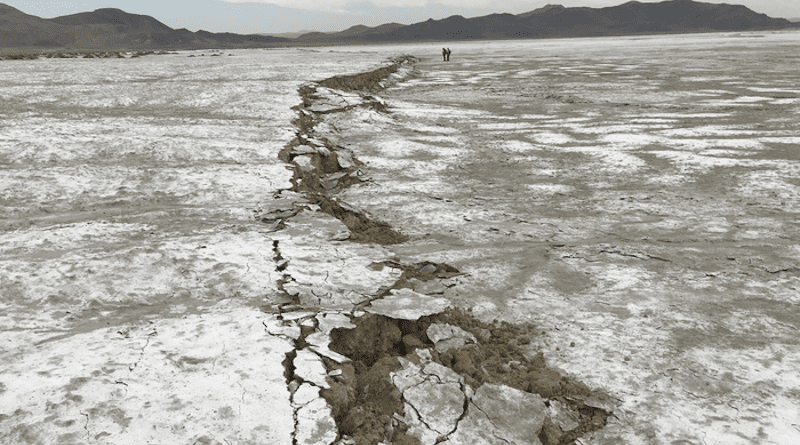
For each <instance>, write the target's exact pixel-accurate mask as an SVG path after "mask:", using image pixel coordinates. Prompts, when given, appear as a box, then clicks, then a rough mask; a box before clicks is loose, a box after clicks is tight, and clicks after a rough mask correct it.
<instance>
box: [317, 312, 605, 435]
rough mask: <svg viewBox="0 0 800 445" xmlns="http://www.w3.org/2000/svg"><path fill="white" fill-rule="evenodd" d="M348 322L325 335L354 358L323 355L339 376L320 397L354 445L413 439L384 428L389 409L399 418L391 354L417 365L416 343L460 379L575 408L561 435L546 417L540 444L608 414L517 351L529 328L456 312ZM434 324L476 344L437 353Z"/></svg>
mask: <svg viewBox="0 0 800 445" xmlns="http://www.w3.org/2000/svg"><path fill="white" fill-rule="evenodd" d="M353 323H355V324H356V326H357V327H356V328H355V329H335V330H334V331H332V333H331V339H332V342H331V345H330V348H331V349H332V350H334V351H336V352H339V353H340V354H343V355H345V356H347V357H349V358H351V359H352V360H353V361H352V363H345V364H338V363H335V362H333V361H330V360H326V365H327V366H328V369H329V371H332V370H335V369H340V370H341V371H342V376H344V378H342V379H341V380H340V381H338V382H336V383H334V384H332V386H331V389H328V390H323V391H322V392H321V394H322V395H323V397H325V399H326V400H327V401H328V403H329V404H330V405H331V407H332V408H333V409H332V412H333V415H334V418H335V419H336V423H337V425H338V426H339V429H340V433H341V434H345V435H349V436H352V437H353V439H354V440H355V441H356V443H358V444H359V445H362V444H363V445H366V444H374V443H378V442H380V441H383V440H390V441H391V442H392V443H395V444H406V443H409V444H410V443H419V442H418V441H417V439H416V438H413V437H409V436H406V435H405V432H404V431H405V429H404V426H403V425H402V424H399V425H398V426H397V428H395V430H394V435H392V433H390V432H389V431H387V429H386V425H388V424H390V423H391V422H392V419H393V416H394V414H395V413H397V414H399V415H401V416H402V415H403V400H402V396H401V394H400V392H399V391H398V390H397V388H395V387H394V385H393V384H392V383H391V379H390V373H391V372H393V371H397V370H399V369H400V368H401V366H400V362H399V361H398V360H397V357H405V358H406V359H408V360H411V361H415V362H417V363H418V358H417V356H416V355H415V354H414V351H415V350H416V349H418V348H428V349H429V350H430V352H431V355H432V356H433V360H434V361H435V362H437V363H439V364H441V365H444V366H447V367H448V368H450V369H452V370H453V371H455V372H456V373H458V374H459V375H461V376H462V377H464V380H465V381H466V383H468V384H469V385H470V386H471V387H473V388H479V387H480V386H481V385H483V384H484V383H492V384H500V385H507V386H510V387H513V388H516V389H519V390H521V391H526V392H529V393H533V394H539V395H540V396H541V397H542V398H543V399H544V400H545V404H546V405H548V406H549V403H550V402H553V401H560V402H562V403H564V404H566V405H568V406H570V407H571V408H572V410H573V411H574V412H576V413H579V415H580V419H579V423H580V426H578V427H577V428H575V429H574V430H571V431H569V432H566V433H563V432H562V431H561V429H560V428H559V427H558V426H556V425H555V424H554V423H553V422H552V421H551V420H549V418H547V419H546V420H545V423H544V425H543V427H542V431H541V433H540V434H539V439H540V440H541V442H542V444H544V445H556V444H562V445H565V444H569V443H574V441H575V439H577V438H579V437H581V436H582V435H583V434H585V433H588V432H591V431H595V430H598V429H600V428H602V427H603V426H605V424H606V419H607V418H608V416H610V415H611V413H608V412H606V411H604V410H602V409H599V408H593V407H591V406H587V405H585V404H584V403H583V402H582V400H585V399H586V398H588V397H590V396H591V395H592V391H591V390H590V389H589V388H588V387H587V386H586V385H584V384H583V383H581V382H579V381H577V380H575V379H573V378H571V377H566V376H562V375H561V374H560V373H558V372H557V371H554V370H552V369H549V368H547V366H546V363H545V360H544V356H543V354H542V353H541V352H540V353H538V354H537V355H535V356H534V357H533V358H529V357H528V356H526V355H525V354H524V353H523V351H522V349H521V346H524V345H527V344H529V343H530V341H531V337H532V336H534V335H536V328H535V327H534V326H531V325H512V324H509V323H507V322H502V323H497V322H493V323H484V322H481V321H480V320H478V319H476V318H475V317H473V316H472V314H470V313H469V312H464V311H461V310H458V309H454V310H448V311H446V312H444V313H441V314H436V315H432V316H427V317H422V318H420V319H419V320H416V321H411V320H396V319H392V318H389V317H385V316H383V315H375V314H368V315H365V316H363V317H358V318H354V319H353ZM433 323H447V324H450V325H453V326H458V327H460V328H462V329H464V330H465V331H467V332H469V333H471V334H472V335H474V336H475V338H477V339H478V341H479V342H478V343H476V344H472V345H469V346H466V347H464V348H461V349H458V350H454V349H451V350H449V351H447V352H445V353H443V354H438V353H437V352H436V350H435V349H433V343H432V342H431V340H430V339H429V338H428V336H427V334H426V332H427V329H428V327H429V326H430V325H431V324H433Z"/></svg>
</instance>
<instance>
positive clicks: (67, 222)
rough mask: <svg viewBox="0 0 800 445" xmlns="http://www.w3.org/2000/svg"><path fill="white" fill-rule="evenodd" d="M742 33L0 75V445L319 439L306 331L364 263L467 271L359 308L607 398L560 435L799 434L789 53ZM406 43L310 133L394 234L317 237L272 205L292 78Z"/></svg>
mask: <svg viewBox="0 0 800 445" xmlns="http://www.w3.org/2000/svg"><path fill="white" fill-rule="evenodd" d="M764 35H765V36H764V37H763V38H759V39H741V38H734V37H733V36H729V35H726V34H713V35H691V36H683V35H681V36H658V37H636V38H601V39H567V40H547V41H504V42H472V43H460V42H450V43H448V44H447V45H448V46H450V48H451V49H452V50H453V57H452V61H451V62H449V63H443V62H441V61H440V56H438V51H439V48H438V46H440V45H438V44H437V45H430V44H425V45H390V46H389V45H387V46H375V47H342V48H334V49H327V48H325V49H314V48H310V49H292V50H236V51H226V52H224V53H222V54H223V56H220V57H210V53H208V52H206V53H204V52H202V51H194V52H181V53H178V54H173V55H165V56H152V57H150V56H148V57H144V58H139V59H121V60H117V59H113V60H98V59H67V60H59V59H48V60H40V61H18V62H13V63H3V64H0V99H1V100H2V101H3V104H4V106H3V109H2V110H0V165H2V169H0V207H1V208H0V253H1V254H0V407H2V408H0V437H2V438H4V439H7V440H8V441H10V442H9V443H26V441H27V442H29V443H36V441H43V442H46V443H55V442H59V441H60V442H69V443H90V442H93V443H139V442H137V441H141V439H142V438H145V439H152V440H153V441H158V440H161V441H164V440H166V441H167V442H171V443H184V442H185V443H194V442H200V443H214V441H217V442H219V443H225V442H230V443H292V442H293V441H296V442H300V443H330V442H331V441H332V440H334V439H335V434H333V433H332V430H331V428H335V425H334V423H333V419H332V417H331V411H330V408H329V407H328V406H327V405H326V404H325V403H324V401H323V400H322V399H321V398H320V396H319V389H320V388H323V387H324V386H325V385H327V384H328V382H329V381H330V380H329V379H328V378H327V377H325V376H324V375H323V374H322V373H323V372H324V370H323V369H322V368H321V365H320V363H321V362H320V360H321V356H325V357H328V358H332V359H333V360H336V359H338V357H337V356H336V353H333V352H331V351H329V350H327V346H328V341H329V339H328V338H327V335H328V334H330V330H331V329H333V327H334V326H343V327H347V328H350V327H352V325H349V321H348V320H347V319H346V317H344V316H343V315H342V314H343V313H356V312H358V311H356V309H357V308H359V311H360V308H361V306H362V305H363V304H365V302H366V301H368V300H369V299H371V298H374V297H375V295H377V294H378V293H379V292H380V289H381V288H384V287H386V286H389V285H391V284H393V283H395V282H396V281H397V280H398V279H399V277H400V272H399V271H398V270H396V269H393V268H389V267H384V268H378V267H373V265H374V264H375V263H381V262H385V261H389V260H391V261H397V262H399V263H403V264H413V263H418V262H421V261H435V262H447V263H448V264H450V265H453V266H456V267H457V268H458V269H459V270H460V271H461V272H464V273H465V274H464V275H459V276H456V277H453V278H450V279H448V281H447V285H446V286H445V285H442V284H439V283H435V284H438V288H436V290H435V292H433V291H431V292H430V293H431V294H432V295H433V298H431V295H425V292H423V291H422V290H421V289H422V287H420V288H419V289H416V288H415V290H413V291H412V290H408V289H405V290H402V291H393V292H392V293H389V296H388V297H387V298H385V299H384V300H381V301H379V302H376V303H375V305H374V308H373V309H372V310H373V311H374V312H376V313H382V314H394V315H398V314H399V315H401V316H408V317H414V316H417V315H419V314H422V313H428V312H425V311H427V310H430V309H431V308H429V307H423V308H422V310H415V307H414V304H413V302H415V301H423V302H429V303H431V304H432V305H433V306H435V307H436V308H444V307H447V306H448V305H452V306H455V307H462V308H471V309H473V311H474V313H475V314H477V315H479V316H480V317H482V318H486V319H491V318H496V317H499V318H502V319H505V320H509V321H512V322H532V323H534V324H535V325H536V326H537V327H538V328H537V329H539V330H540V332H541V334H540V335H539V336H538V337H535V338H533V339H532V340H533V342H532V343H531V344H530V346H529V347H530V350H531V353H535V352H536V351H538V350H542V351H544V353H545V356H546V358H547V361H548V364H550V365H554V366H556V367H558V368H560V369H563V370H565V371H566V372H568V373H570V374H572V375H574V376H575V377H576V378H578V379H580V380H582V381H584V382H585V383H587V384H589V385H590V386H591V387H593V388H597V389H602V390H604V391H607V392H608V393H609V394H610V395H611V396H612V397H614V398H615V399H617V400H618V407H617V408H616V409H615V411H614V416H613V417H611V418H610V419H609V421H610V423H609V425H607V426H606V427H605V428H604V429H602V430H600V431H597V432H595V433H592V434H591V435H590V436H589V437H584V438H581V439H580V440H581V443H584V444H590V443H591V444H617V443H649V444H676V443H698V444H699V443H705V444H740V443H741V444H755V443H758V444H764V443H768V444H793V443H798V442H800V426H799V425H798V422H797V420H796V419H798V418H800V410H799V409H798V406H800V394H798V391H797V388H798V386H800V373H799V372H798V371H797V369H799V368H800V359H798V357H800V341H798V340H797V332H798V330H800V312H798V304H800V293H798V291H797V289H798V286H799V285H800V276H799V275H798V274H799V273H800V264H798V258H800V251H798V247H797V246H798V245H800V242H799V241H800V226H798V223H797V221H798V212H800V181H798V178H800V161H798V147H797V143H798V140H800V124H799V123H800V93H798V90H797V88H796V83H797V79H796V75H795V73H797V72H800V58H798V57H796V56H795V55H796V54H800V44H798V43H797V42H798V33H789V32H776V33H765V34H764ZM404 53H408V54H412V55H415V56H417V57H419V58H420V59H421V61H420V63H419V64H418V65H417V69H418V70H419V75H418V76H417V77H415V78H413V79H409V80H405V81H403V82H400V83H399V84H397V85H394V86H392V87H391V88H389V89H388V90H385V91H383V92H381V93H379V95H380V96H381V97H382V98H383V99H384V100H385V101H386V103H387V105H388V107H389V113H379V112H376V111H374V110H371V109H363V108H352V109H349V110H347V111H344V112H340V113H331V114H329V115H325V117H324V118H323V119H322V122H321V123H320V124H319V125H318V126H317V132H318V136H321V137H326V138H328V140H330V141H335V143H337V144H339V145H341V146H343V147H347V149H348V150H350V151H352V153H353V155H354V156H355V157H356V158H357V159H358V160H360V161H361V162H364V163H365V165H364V166H363V168H362V170H363V173H364V175H365V178H368V179H369V180H368V181H365V182H363V183H362V184H357V185H354V186H353V187H351V188H349V189H347V190H346V191H343V192H340V193H338V195H337V198H338V199H340V200H341V201H342V202H346V203H348V204H349V205H352V206H354V207H356V208H359V209H363V210H366V211H368V212H369V213H370V214H371V215H373V216H374V217H375V218H376V219H379V220H383V221H387V222H390V223H391V224H392V226H393V227H394V228H395V229H396V230H399V231H401V232H403V233H405V234H407V235H409V236H410V238H411V239H410V240H409V241H407V242H405V243H403V244H399V245H394V246H380V245H374V244H356V243H352V242H348V241H344V238H346V237H342V236H341V234H342V233H345V235H346V234H347V228H346V227H345V226H344V224H342V223H341V222H340V221H339V220H337V219H334V218H333V217H331V216H329V215H327V214H322V213H320V212H317V211H314V210H315V208H314V205H312V204H309V203H307V201H305V198H304V197H303V196H302V195H301V194H296V193H292V192H286V191H282V190H285V189H288V188H290V187H291V182H290V181H291V178H292V172H291V171H290V170H288V169H287V164H285V163H284V162H282V161H280V160H279V159H278V152H279V151H280V150H281V148H283V147H284V146H285V145H286V144H287V143H288V142H289V140H290V139H291V138H292V137H293V135H294V132H295V130H296V128H295V127H294V126H293V125H292V123H291V120H292V119H293V118H294V117H295V116H296V114H295V112H294V111H293V110H291V107H293V106H295V105H297V104H298V103H299V101H300V97H299V95H298V93H297V88H298V87H299V86H300V85H301V84H303V83H304V82H306V81H308V80H314V79H317V80H318V79H323V78H327V77H331V76H333V75H337V74H344V73H355V72H361V71H365V70H370V69H374V68H376V67H379V66H381V64H385V63H386V57H388V56H393V55H399V54H404ZM202 54H205V56H202ZM228 54H233V55H232V56H228ZM189 55H194V56H196V57H188V56H189ZM21 72H25V73H26V75H25V76H20V74H19V73H21ZM339 100H340V101H341V102H342V103H344V104H347V103H350V102H351V101H352V103H356V102H358V101H360V100H361V99H359V98H358V97H357V96H354V95H352V94H349V93H348V94H343V95H341V97H340V98H339ZM337 103H338V102H337ZM339 105H341V104H339ZM339 105H337V106H339ZM317 106H320V107H323V108H324V110H323V108H320V111H325V110H328V108H325V106H326V105H324V104H317ZM298 205H300V206H305V208H306V211H303V212H302V213H299V214H298V215H296V216H294V217H292V218H291V219H288V220H287V221H286V224H285V227H278V226H275V225H270V224H269V223H267V222H265V221H262V220H259V219H256V218H254V215H261V214H264V213H267V212H270V211H285V210H286V209H293V208H296V207H297V206H298ZM286 277H291V280H290V281H287V279H286ZM432 287H435V286H432ZM287 294H288V295H290V296H292V301H294V302H299V303H300V305H301V306H302V309H304V310H303V311H300V312H294V313H293V314H294V315H287V314H284V315H281V316H280V317H282V318H279V316H278V315H276V314H274V313H269V312H264V308H269V307H270V306H271V305H274V304H278V303H286V302H287V301H286V298H287ZM412 297H413V298H412ZM409 302H411V303H409ZM409 305H410V307H406V306H409ZM419 305H422V306H425V304H424V303H420V304H419ZM437 310H438V309H437ZM317 312H320V314H319V315H318V314H317ZM409 314H410V315H409ZM314 320H317V321H314ZM301 326H303V327H304V329H306V330H308V329H310V328H312V327H314V326H316V327H317V329H319V330H318V331H317V332H315V334H313V336H309V338H308V339H309V340H308V343H309V345H311V346H308V347H306V346H304V347H303V348H304V349H301V350H299V351H295V348H296V346H297V345H296V344H295V343H294V340H296V339H297V338H298V337H299V336H300V335H301ZM293 351H294V352H293ZM312 351H313V352H312ZM323 352H324V353H323ZM287 354H289V355H288V356H287ZM291 354H295V355H294V356H292V355H291ZM286 357H294V358H293V365H292V366H294V367H296V371H295V372H296V374H297V375H298V376H304V380H306V381H307V382H306V383H304V384H303V385H301V386H300V387H299V388H292V387H291V385H290V386H289V387H287V382H286V378H285V376H284V373H285V372H287V371H286V366H285V364H282V363H281V360H284V359H285V358H286ZM410 368H413V367H410ZM410 368H408V369H410ZM403 372H410V371H407V370H406V371H403ZM410 378H412V377H410ZM413 378H416V377H413ZM426 378H427V377H426ZM443 386H444V385H443ZM437 390H438V391H440V392H442V394H444V395H447V396H448V397H450V396H452V397H450V398H453V399H454V400H456V399H457V401H458V403H461V402H462V401H463V400H464V399H463V397H464V396H465V394H466V393H462V392H461V390H460V389H457V388H456V386H454V387H453V388H451V389H447V388H437ZM448 391H449V392H448ZM503 391H505V390H503V389H498V390H497V392H498V393H502V392H503ZM412 393H413V391H411V392H410V393H409V394H408V395H407V397H408V398H409V400H411V399H413V400H414V401H416V402H413V403H417V402H418V403H419V404H420V406H419V407H418V410H419V408H423V409H421V410H420V412H423V414H425V413H428V412H427V411H425V409H424V408H425V406H424V403H425V400H426V398H425V397H424V396H425V394H416V393H413V394H412ZM412 396H413V397H412ZM417 396H419V397H417ZM414 397H417V398H418V399H419V400H416V399H414ZM469 397H472V396H469ZM481 400H483V399H481V398H480V397H475V398H472V399H471V402H470V403H478V402H479V401H481ZM458 403H457V404H456V405H458ZM512 405H513V404H512ZM458 406H459V407H460V406H461V405H458ZM511 408H513V406H510V407H509V409H511ZM549 409H551V410H556V411H557V408H556V407H555V405H552V406H551V407H550V408H549ZM407 411H410V410H407ZM266 412H269V413H270V416H272V417H270V418H269V419H264V418H263V417H262V416H261V413H266ZM454 413H455V414H453V416H451V417H453V418H457V417H459V416H458V415H457V414H458V412H454ZM448 419H450V418H449V417H448ZM444 420H447V419H444ZM444 420H443V421H444ZM451 420H452V419H451ZM448 422H450V420H448ZM482 422H483V423H482ZM486 422H488V420H485V419H471V420H470V421H469V422H465V424H464V425H465V426H464V429H463V430H458V429H456V430H455V431H454V435H453V436H451V437H450V439H451V441H452V440H455V439H456V438H457V437H460V436H459V435H461V434H467V435H468V434H470V430H469V428H473V429H475V430H476V432H475V434H479V433H482V431H479V430H481V428H477V427H475V425H483V424H484V423H486ZM450 423H452V422H450ZM450 423H447V425H446V426H447V428H445V429H448V431H449V430H451V429H452V428H453V426H452V425H450ZM486 424H487V425H488V423H486ZM470 425H471V426H470ZM428 433H431V431H427V433H425V434H427V435H425V434H423V436H425V437H427V438H428V439H430V440H432V441H434V440H435V439H436V438H435V437H433V436H431V437H428V436H430V434H428ZM431 434H432V433H431ZM464 437H470V436H464ZM465 440H466V439H465ZM431 443H433V442H431Z"/></svg>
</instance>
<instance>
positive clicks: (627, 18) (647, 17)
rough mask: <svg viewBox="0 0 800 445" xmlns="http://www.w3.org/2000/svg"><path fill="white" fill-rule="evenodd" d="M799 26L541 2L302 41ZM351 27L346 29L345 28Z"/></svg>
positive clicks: (753, 16)
mask: <svg viewBox="0 0 800 445" xmlns="http://www.w3.org/2000/svg"><path fill="white" fill-rule="evenodd" d="M784 28H800V24H797V23H792V22H789V21H788V20H786V19H781V18H771V17H769V16H767V15H765V14H759V13H756V12H754V11H752V10H750V9H748V8H746V7H744V6H741V5H728V4H712V3H702V2H695V1H692V0H670V1H663V2H660V3H640V2H637V1H631V2H627V3H624V4H622V5H619V6H612V7H608V8H586V7H581V8H565V7H563V6H561V5H547V6H544V7H542V8H538V9H535V10H533V11H529V12H525V13H522V14H517V15H512V14H491V15H487V16H482V17H474V18H464V17H462V16H460V15H454V16H451V17H447V18H445V19H442V20H433V19H429V20H427V21H425V22H420V23H414V24H412V25H408V26H401V27H396V28H390V29H381V27H380V26H378V27H376V28H371V29H368V30H364V29H360V31H361V32H359V33H356V34H353V33H348V32H347V31H342V32H340V33H326V34H313V35H310V34H307V35H303V36H300V37H299V38H298V40H302V41H306V42H309V43H310V42H353V43H354V42H359V41H360V42H386V41H421V40H472V39H520V38H552V37H592V36H614V35H637V34H670V33H693V32H713V31H748V30H770V29H784ZM351 29H352V28H351Z"/></svg>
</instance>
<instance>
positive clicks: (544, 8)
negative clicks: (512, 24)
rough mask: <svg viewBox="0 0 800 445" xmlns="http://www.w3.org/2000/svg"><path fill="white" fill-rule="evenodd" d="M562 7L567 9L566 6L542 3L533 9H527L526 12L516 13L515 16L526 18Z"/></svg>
mask: <svg viewBox="0 0 800 445" xmlns="http://www.w3.org/2000/svg"><path fill="white" fill-rule="evenodd" d="M564 9H567V8H565V7H563V6H562V5H551V4H549V3H548V4H547V5H544V6H542V7H541V8H536V9H534V10H533V11H528V12H523V13H522V14H517V17H519V18H522V19H526V18H528V17H531V16H534V15H541V14H545V13H548V12H555V11H562V10H564Z"/></svg>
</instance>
